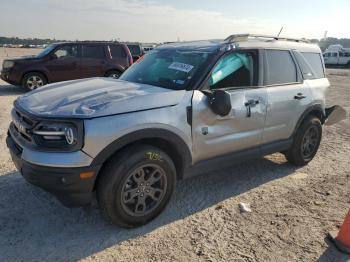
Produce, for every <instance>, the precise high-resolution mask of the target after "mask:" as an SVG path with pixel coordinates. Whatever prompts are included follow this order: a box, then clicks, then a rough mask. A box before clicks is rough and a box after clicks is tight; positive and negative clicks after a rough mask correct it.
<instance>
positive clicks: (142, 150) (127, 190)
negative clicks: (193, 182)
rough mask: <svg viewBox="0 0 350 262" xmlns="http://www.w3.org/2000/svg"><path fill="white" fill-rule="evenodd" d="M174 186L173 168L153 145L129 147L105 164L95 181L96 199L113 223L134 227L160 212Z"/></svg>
mask: <svg viewBox="0 0 350 262" xmlns="http://www.w3.org/2000/svg"><path fill="white" fill-rule="evenodd" d="M142 170H143V172H142ZM156 170H157V171H156ZM175 184H176V169H175V166H174V163H173V161H172V160H171V159H170V157H169V156H168V155H167V154H166V153H164V152H163V151H161V150H160V149H158V148H156V147H153V146H148V145H138V146H132V147H130V148H127V149H126V150H123V151H122V153H121V154H117V155H116V156H114V157H113V158H111V159H110V160H109V161H108V162H107V163H106V166H105V167H104V169H103V170H102V173H101V174H100V178H99V179H98V181H97V200H98V203H99V206H100V210H101V213H102V215H103V216H104V217H105V218H106V219H107V220H109V221H110V222H111V223H112V224H115V225H118V226H122V227H127V228H130V227H137V226H141V225H144V224H146V223H148V222H149V221H151V220H152V219H154V218H155V217H156V216H158V215H159V214H160V213H161V212H162V210H163V209H164V208H165V206H166V205H167V203H168V202H169V200H170V197H171V195H172V193H173V191H174V189H175Z"/></svg>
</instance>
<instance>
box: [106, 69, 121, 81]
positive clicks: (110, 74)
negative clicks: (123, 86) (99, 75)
mask: <svg viewBox="0 0 350 262" xmlns="http://www.w3.org/2000/svg"><path fill="white" fill-rule="evenodd" d="M121 75H122V73H121V72H120V71H118V70H111V71H108V72H107V73H106V77H111V78H115V79H118V78H119V77H120V76H121Z"/></svg>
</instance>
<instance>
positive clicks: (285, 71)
mask: <svg viewBox="0 0 350 262" xmlns="http://www.w3.org/2000/svg"><path fill="white" fill-rule="evenodd" d="M266 58H267V64H268V76H267V83H266V84H267V85H276V84H287V83H295V82H297V69H296V67H295V63H294V61H293V58H292V56H291V54H290V53H289V51H284V50H266Z"/></svg>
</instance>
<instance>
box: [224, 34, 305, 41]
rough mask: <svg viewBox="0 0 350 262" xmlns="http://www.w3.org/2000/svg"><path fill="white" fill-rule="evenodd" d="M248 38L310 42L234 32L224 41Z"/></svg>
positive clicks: (245, 39)
mask: <svg viewBox="0 0 350 262" xmlns="http://www.w3.org/2000/svg"><path fill="white" fill-rule="evenodd" d="M248 38H267V39H273V40H284V41H292V42H303V43H310V41H309V40H306V39H298V38H291V37H279V36H271V35H259V34H235V35H230V36H229V37H227V38H226V39H225V40H224V41H225V42H237V41H248Z"/></svg>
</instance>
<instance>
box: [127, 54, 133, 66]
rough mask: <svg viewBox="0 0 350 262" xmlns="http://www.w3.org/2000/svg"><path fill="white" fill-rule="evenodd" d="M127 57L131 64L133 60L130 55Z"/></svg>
mask: <svg viewBox="0 0 350 262" xmlns="http://www.w3.org/2000/svg"><path fill="white" fill-rule="evenodd" d="M128 58H129V64H130V65H132V64H133V63H134V60H133V59H132V56H131V55H129V56H128Z"/></svg>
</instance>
